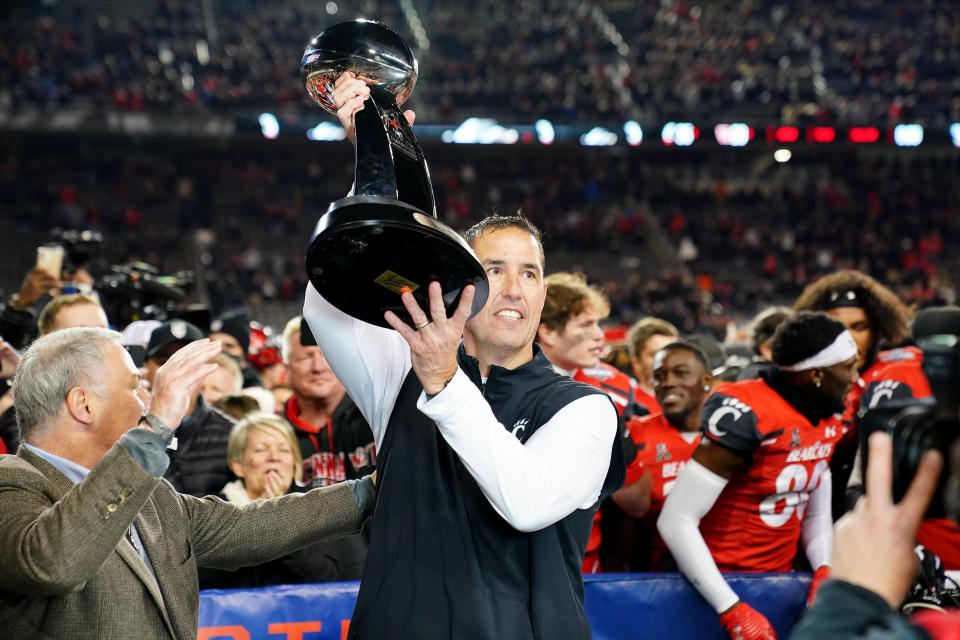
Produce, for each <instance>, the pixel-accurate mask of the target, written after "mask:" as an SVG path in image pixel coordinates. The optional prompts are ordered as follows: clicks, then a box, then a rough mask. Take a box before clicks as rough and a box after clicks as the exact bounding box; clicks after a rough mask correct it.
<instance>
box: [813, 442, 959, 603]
mask: <svg viewBox="0 0 960 640" xmlns="http://www.w3.org/2000/svg"><path fill="white" fill-rule="evenodd" d="M869 447H870V455H869V458H868V462H867V483H866V488H867V495H865V496H863V497H861V498H860V500H859V501H858V502H857V506H856V508H855V509H854V510H853V511H851V512H849V513H847V514H846V515H845V516H843V517H842V518H840V521H839V522H837V524H836V527H835V528H834V536H833V567H832V569H831V577H832V578H835V579H837V580H844V581H846V582H849V583H852V584H855V585H858V586H861V587H863V588H865V589H869V590H870V591H873V592H874V593H877V594H878V595H880V597H882V598H883V599H884V600H886V601H887V603H888V604H889V605H890V607H891V608H893V609H896V608H898V607H899V606H900V603H901V602H902V601H903V598H904V596H906V594H907V589H909V588H910V584H911V583H912V582H913V579H914V576H916V573H917V570H918V568H919V565H918V563H917V557H916V555H914V552H913V548H914V546H916V539H917V528H918V527H919V526H920V521H921V520H922V519H923V514H924V513H926V510H927V505H928V504H930V499H931V498H932V497H933V494H934V491H935V490H936V488H937V478H938V477H939V475H940V467H941V466H942V464H943V458H942V456H941V455H940V454H939V453H937V452H936V451H928V452H927V453H925V454H924V455H923V458H921V460H920V466H919V467H918V469H917V474H916V476H914V478H913V481H912V482H911V483H910V488H909V489H908V490H907V494H906V495H905V496H904V498H903V500H901V501H900V504H894V503H893V495H892V493H893V492H892V485H893V464H892V462H891V458H892V454H893V444H892V443H891V441H890V436H889V435H887V434H886V433H880V432H877V433H874V434H872V435H871V436H870V440H869ZM867 541H868V542H867Z"/></svg>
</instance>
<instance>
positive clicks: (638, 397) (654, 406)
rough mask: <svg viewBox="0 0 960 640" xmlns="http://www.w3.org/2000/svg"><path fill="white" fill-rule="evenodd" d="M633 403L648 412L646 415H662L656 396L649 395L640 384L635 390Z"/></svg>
mask: <svg viewBox="0 0 960 640" xmlns="http://www.w3.org/2000/svg"><path fill="white" fill-rule="evenodd" d="M633 401H634V402H635V403H636V404H638V405H639V406H641V407H643V408H644V409H646V410H647V413H646V415H651V416H652V415H654V414H657V413H660V403H659V402H657V398H656V396H654V395H653V394H652V393H647V392H646V391H645V390H644V389H643V387H641V386H640V385H639V384H637V385H636V386H635V387H634V388H633Z"/></svg>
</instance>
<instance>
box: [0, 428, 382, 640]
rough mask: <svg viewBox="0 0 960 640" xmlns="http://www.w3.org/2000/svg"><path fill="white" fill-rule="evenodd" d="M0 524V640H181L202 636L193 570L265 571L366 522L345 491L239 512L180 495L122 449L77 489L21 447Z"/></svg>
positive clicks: (0, 476)
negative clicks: (131, 533) (133, 534)
mask: <svg viewBox="0 0 960 640" xmlns="http://www.w3.org/2000/svg"><path fill="white" fill-rule="evenodd" d="M0 514H2V515H0V635H2V636H3V637H4V638H11V639H12V638H18V639H19V638H64V639H66V638H70V639H82V638H90V639H93V638H142V639H148V638H150V639H152V638H173V639H176V640H183V639H188V638H195V637H196V635H197V623H198V610H199V605H200V597H199V591H198V586H197V567H198V566H204V567H215V568H221V569H236V568H238V567H241V566H246V565H252V564H257V563H261V562H265V561H267V560H271V559H273V558H276V557H278V556H282V555H284V554H287V553H290V552H292V551H294V550H296V549H298V548H300V547H303V546H305V545H307V544H310V543H312V542H316V541H317V540H320V539H325V538H332V537H336V536H340V535H346V534H350V533H355V532H356V531H358V530H359V529H360V525H361V523H362V516H363V515H364V514H361V513H360V512H359V511H358V507H357V499H356V498H355V496H354V493H353V491H352V490H351V489H350V487H349V486H347V485H346V484H338V485H335V486H332V487H328V488H324V489H317V490H314V491H310V492H308V493H302V494H290V495H286V496H282V497H279V498H274V499H272V500H263V501H258V502H256V503H253V504H251V505H248V506H245V507H238V506H237V505H233V504H230V503H228V502H224V501H223V500H221V499H219V498H216V497H207V498H194V497H192V496H188V495H183V494H179V493H177V492H176V491H175V490H174V489H173V487H172V486H171V485H170V484H169V483H168V482H167V481H166V480H162V479H160V478H157V477H155V476H153V475H151V474H150V473H148V472H147V471H146V470H145V469H144V468H143V467H142V466H140V464H138V463H137V462H136V460H135V459H134V458H133V457H132V456H131V455H130V453H129V452H128V451H127V450H126V449H125V448H124V447H123V446H122V445H120V444H115V445H114V446H113V447H112V448H111V449H110V451H109V452H107V454H106V455H105V456H104V457H103V459H101V461H100V462H99V463H98V464H97V465H96V466H95V467H94V468H93V469H92V470H91V471H90V474H89V475H88V476H87V477H86V478H85V479H84V481H83V482H82V483H80V484H78V485H73V483H71V482H70V480H68V479H67V478H66V477H65V476H64V475H63V474H61V473H60V472H59V471H58V470H57V469H56V468H54V467H53V466H52V465H50V464H49V463H48V462H46V461H45V460H43V459H42V458H40V457H38V456H36V455H34V454H32V453H31V452H29V451H27V450H26V449H24V448H23V447H21V449H20V451H19V453H18V454H17V455H15V456H14V455H5V456H0ZM131 522H134V523H136V526H137V530H138V532H139V535H140V537H141V539H142V541H143V545H144V548H145V549H146V552H147V555H148V556H149V558H150V561H151V564H152V565H153V570H154V571H153V572H151V571H150V569H149V568H148V567H147V565H146V564H145V563H144V562H143V561H142V560H141V558H140V556H139V554H138V553H137V551H136V550H135V549H134V548H133V546H132V545H131V544H130V543H129V542H128V541H127V538H126V536H125V533H126V531H127V528H128V526H129V525H130V523H131ZM154 573H155V576H156V577H154Z"/></svg>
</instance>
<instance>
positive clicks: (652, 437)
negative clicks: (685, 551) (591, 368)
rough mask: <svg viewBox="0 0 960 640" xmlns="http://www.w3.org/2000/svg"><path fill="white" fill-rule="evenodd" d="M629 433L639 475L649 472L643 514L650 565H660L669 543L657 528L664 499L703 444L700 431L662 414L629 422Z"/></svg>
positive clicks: (655, 566) (656, 566)
mask: <svg viewBox="0 0 960 640" xmlns="http://www.w3.org/2000/svg"><path fill="white" fill-rule="evenodd" d="M628 426H629V428H630V435H631V437H632V438H633V441H634V443H635V444H636V445H637V460H636V462H635V465H636V467H637V468H638V469H639V475H638V476H637V477H638V478H639V476H642V475H643V473H644V471H649V472H650V479H651V481H652V483H651V487H650V511H649V512H647V515H646V516H644V518H643V520H644V522H645V524H646V526H647V527H648V528H649V529H650V531H651V532H652V535H651V540H650V565H649V566H650V567H653V568H654V569H656V568H658V567H659V566H660V561H661V558H663V556H664V555H665V554H666V553H667V551H668V550H667V546H666V545H665V544H664V543H663V540H662V539H661V538H660V533H659V532H658V531H657V526H656V524H657V518H658V517H659V516H660V512H661V511H662V510H663V501H664V500H666V499H667V495H668V494H669V493H670V489H672V488H673V485H674V483H675V482H676V481H677V476H679V475H680V472H681V471H683V468H684V466H686V464H687V461H688V460H690V458H691V457H692V456H693V452H694V451H695V450H696V449H697V446H699V444H700V432H693V433H691V432H681V431H680V430H679V429H677V428H676V427H674V426H673V425H671V424H670V423H669V422H667V419H666V418H665V417H664V416H663V414H657V415H654V416H644V417H642V418H637V419H635V420H631V421H630V422H629V423H628Z"/></svg>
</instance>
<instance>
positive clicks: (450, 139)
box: [440, 118, 520, 144]
mask: <svg viewBox="0 0 960 640" xmlns="http://www.w3.org/2000/svg"><path fill="white" fill-rule="evenodd" d="M440 139H441V140H443V141H444V142H447V143H453V144H515V143H516V142H517V141H518V140H519V139H520V132H519V131H517V130H516V129H511V128H508V127H502V126H500V125H499V124H497V121H496V120H494V119H493V118H467V119H466V120H464V121H463V122H462V123H461V124H460V126H459V127H457V128H456V129H454V130H452V131H451V130H447V131H444V132H443V133H442V134H441V135H440Z"/></svg>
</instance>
